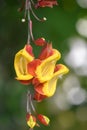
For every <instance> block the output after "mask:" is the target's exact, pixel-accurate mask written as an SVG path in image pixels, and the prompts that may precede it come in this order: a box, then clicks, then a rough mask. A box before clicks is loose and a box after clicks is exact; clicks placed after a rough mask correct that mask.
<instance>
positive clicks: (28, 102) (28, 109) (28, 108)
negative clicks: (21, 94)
mask: <svg viewBox="0 0 87 130" xmlns="http://www.w3.org/2000/svg"><path fill="white" fill-rule="evenodd" d="M29 94H30V92H29V91H28V93H27V113H31V109H30V97H29Z"/></svg>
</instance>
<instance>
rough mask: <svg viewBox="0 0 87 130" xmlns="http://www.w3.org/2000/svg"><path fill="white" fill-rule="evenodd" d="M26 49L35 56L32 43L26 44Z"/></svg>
mask: <svg viewBox="0 0 87 130" xmlns="http://www.w3.org/2000/svg"><path fill="white" fill-rule="evenodd" d="M25 49H26V51H27V52H28V53H29V54H30V55H31V56H33V57H34V54H33V52H32V46H31V45H29V44H27V45H25Z"/></svg>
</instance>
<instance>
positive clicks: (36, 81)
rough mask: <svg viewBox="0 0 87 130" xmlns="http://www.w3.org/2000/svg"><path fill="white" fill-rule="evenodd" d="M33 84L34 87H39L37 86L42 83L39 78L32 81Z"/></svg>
mask: <svg viewBox="0 0 87 130" xmlns="http://www.w3.org/2000/svg"><path fill="white" fill-rule="evenodd" d="M32 84H33V85H34V86H37V85H39V84H40V81H39V80H38V78H34V79H33V80H32Z"/></svg>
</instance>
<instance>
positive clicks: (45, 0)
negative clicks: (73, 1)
mask: <svg viewBox="0 0 87 130" xmlns="http://www.w3.org/2000/svg"><path fill="white" fill-rule="evenodd" d="M53 5H58V3H57V1H56V0H38V3H37V4H36V8H38V7H51V8H52V7H53Z"/></svg>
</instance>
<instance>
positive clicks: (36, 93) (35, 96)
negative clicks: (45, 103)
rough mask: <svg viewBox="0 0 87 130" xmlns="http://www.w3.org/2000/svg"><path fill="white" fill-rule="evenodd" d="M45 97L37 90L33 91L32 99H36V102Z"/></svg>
mask: <svg viewBox="0 0 87 130" xmlns="http://www.w3.org/2000/svg"><path fill="white" fill-rule="evenodd" d="M45 98H46V96H44V95H41V94H39V93H38V92H35V94H34V97H33V99H34V100H36V101H38V102H41V101H42V100H43V99H45Z"/></svg>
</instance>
